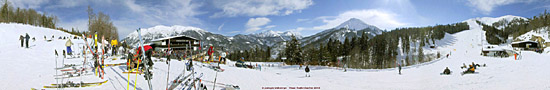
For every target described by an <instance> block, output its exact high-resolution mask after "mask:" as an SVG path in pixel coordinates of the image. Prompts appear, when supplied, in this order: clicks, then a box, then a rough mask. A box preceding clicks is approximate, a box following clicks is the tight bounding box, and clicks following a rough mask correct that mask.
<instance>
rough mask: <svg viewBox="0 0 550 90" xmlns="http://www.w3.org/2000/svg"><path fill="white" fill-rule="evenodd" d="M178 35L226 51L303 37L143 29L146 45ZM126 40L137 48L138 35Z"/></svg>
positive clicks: (277, 33) (185, 28) (183, 28)
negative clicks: (198, 40)
mask: <svg viewBox="0 0 550 90" xmlns="http://www.w3.org/2000/svg"><path fill="white" fill-rule="evenodd" d="M178 35H186V36H190V37H193V38H197V39H200V40H201V41H202V42H203V45H210V44H212V45H213V46H215V47H224V48H216V49H225V50H226V51H232V50H248V49H251V48H255V47H256V46H258V47H261V48H264V47H267V46H273V45H274V44H275V43H277V42H281V41H286V40H290V39H291V38H290V37H291V36H292V35H294V36H296V37H298V38H301V37H302V36H301V35H300V34H299V33H297V32H291V31H287V32H280V31H271V30H269V31H265V32H261V33H258V34H248V35H242V34H238V35H235V36H223V35H221V34H214V33H211V32H208V31H206V30H203V29H200V28H196V27H190V26H179V25H174V26H162V25H159V26H155V27H151V28H145V29H142V38H143V41H144V43H150V42H151V40H154V39H158V38H164V37H170V36H178ZM124 40H126V41H127V42H128V44H129V45H131V46H136V44H137V43H138V42H137V41H138V33H137V32H135V31H134V32H132V33H130V34H129V35H128V36H127V37H126V38H124Z"/></svg>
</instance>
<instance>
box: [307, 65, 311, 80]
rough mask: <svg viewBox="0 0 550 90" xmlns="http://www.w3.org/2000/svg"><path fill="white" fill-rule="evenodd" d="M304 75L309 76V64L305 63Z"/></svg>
mask: <svg viewBox="0 0 550 90" xmlns="http://www.w3.org/2000/svg"><path fill="white" fill-rule="evenodd" d="M306 77H311V75H309V66H307V65H306Z"/></svg>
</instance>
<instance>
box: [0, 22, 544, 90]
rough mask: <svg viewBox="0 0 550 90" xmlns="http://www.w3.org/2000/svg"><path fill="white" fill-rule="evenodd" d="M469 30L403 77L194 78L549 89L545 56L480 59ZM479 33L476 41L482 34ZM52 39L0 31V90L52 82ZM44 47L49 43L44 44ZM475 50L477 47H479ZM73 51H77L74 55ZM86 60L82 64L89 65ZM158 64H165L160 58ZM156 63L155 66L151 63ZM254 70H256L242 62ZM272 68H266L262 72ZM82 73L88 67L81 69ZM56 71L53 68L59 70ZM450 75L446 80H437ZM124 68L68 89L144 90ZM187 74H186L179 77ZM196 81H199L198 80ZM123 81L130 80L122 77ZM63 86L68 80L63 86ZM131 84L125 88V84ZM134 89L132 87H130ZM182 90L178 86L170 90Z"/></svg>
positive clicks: (330, 86)
mask: <svg viewBox="0 0 550 90" xmlns="http://www.w3.org/2000/svg"><path fill="white" fill-rule="evenodd" d="M467 22H468V24H470V27H471V28H470V29H471V30H465V31H462V32H459V33H456V34H447V35H446V37H445V38H444V39H442V40H443V41H441V43H446V45H442V46H441V47H438V48H437V49H435V51H440V52H442V54H443V55H445V54H448V53H451V55H450V56H449V58H439V59H436V60H433V61H430V62H426V63H422V64H417V65H412V66H407V67H403V70H402V73H403V74H402V75H399V74H397V70H396V68H389V69H348V71H347V72H343V71H342V69H340V68H334V67H326V66H310V69H311V72H310V74H311V77H304V75H305V72H304V70H303V69H299V66H297V65H283V64H281V63H258V64H259V65H262V70H261V71H260V70H255V69H244V68H238V67H235V66H234V64H233V63H234V62H229V63H228V64H227V65H224V64H222V65H220V66H221V68H223V69H225V71H224V72H219V73H217V74H216V73H215V71H213V70H211V69H208V68H206V67H202V66H203V65H207V64H203V63H195V64H194V65H195V66H194V68H195V71H197V72H198V74H200V73H203V74H204V76H203V78H202V79H203V80H202V83H204V84H205V85H206V86H207V87H208V89H210V90H211V89H212V88H213V87H214V86H213V85H214V84H213V83H210V82H209V81H214V79H215V78H216V77H217V78H216V80H217V81H216V82H217V83H220V84H218V85H216V90H219V89H222V88H223V87H224V86H221V84H231V85H238V86H239V87H240V88H241V90H259V89H262V88H265V87H286V88H289V87H318V88H320V89H323V90H365V89H374V90H403V89H407V90H410V89H413V90H449V89H451V90H465V89H490V90H508V89H520V90H546V89H550V84H548V83H550V81H549V80H550V77H548V76H549V75H550V72H545V71H547V68H546V67H548V65H547V64H548V63H550V60H546V59H541V58H546V57H550V54H548V53H543V54H538V53H534V52H530V51H523V52H522V55H520V57H521V59H520V60H514V57H508V58H495V57H483V56H480V55H479V54H480V53H481V48H482V47H481V46H480V45H481V44H482V43H484V42H478V41H480V40H481V39H480V38H479V37H483V35H485V34H482V33H484V31H483V30H481V27H480V26H479V25H476V23H475V21H467ZM25 33H29V35H31V36H34V37H37V40H36V41H35V42H30V43H29V45H31V48H30V49H25V48H20V46H19V45H20V44H19V41H18V38H19V35H22V34H25ZM480 33H481V34H480ZM51 35H55V37H56V38H57V37H58V36H70V35H69V34H67V33H63V32H61V31H57V30H52V29H46V28H40V27H34V26H30V25H21V24H0V38H3V39H4V40H0V47H4V48H5V49H3V50H1V51H0V57H3V58H2V59H1V60H0V73H2V78H0V81H2V82H0V86H1V87H2V89H7V90H22V89H30V88H38V89H41V88H42V87H43V86H44V85H50V84H53V83H55V82H56V80H55V79H54V75H55V71H56V70H55V69H54V68H55V67H56V57H55V56H54V52H53V51H54V50H58V51H60V50H62V49H65V46H64V44H65V41H64V40H58V39H55V40H53V41H52V42H46V41H45V40H43V36H47V37H51ZM48 39H50V38H48ZM73 43H75V44H76V45H77V46H78V45H80V44H79V43H83V41H82V40H73ZM478 45H479V46H478ZM73 50H75V51H80V50H79V49H77V48H76V46H75V48H73ZM90 56H91V55H88V62H91V61H90V59H89V57H90ZM112 58H119V57H118V56H114V57H109V58H107V59H106V60H105V63H120V62H125V61H124V60H112ZM161 59H164V58H161ZM62 60H63V59H62V58H61V57H58V58H57V63H58V64H60V63H63V62H62ZM155 60H157V59H156V58H155ZM82 61H84V59H83V58H74V59H65V60H64V62H65V63H69V64H71V63H72V64H78V63H82ZM472 62H475V63H478V64H486V65H487V66H486V67H478V68H477V69H476V72H478V73H477V74H466V75H463V76H462V75H460V72H462V71H464V70H465V69H461V68H460V66H462V64H463V63H465V64H470V63H472ZM170 63H171V65H170V70H169V71H170V74H169V79H168V80H173V79H174V78H175V77H176V76H177V75H179V74H180V73H183V71H184V68H185V66H184V62H182V61H177V60H172V61H171V62H170ZM246 63H249V64H253V65H255V64H256V62H246ZM266 64H271V65H274V66H272V67H270V66H268V65H266ZM86 66H87V65H86ZM58 67H59V65H58ZM445 67H449V69H450V70H451V71H452V74H451V75H439V73H441V72H442V71H443V69H445ZM125 69H126V67H125V66H111V67H105V71H106V72H105V75H106V77H105V78H104V79H100V78H98V77H97V76H95V75H91V76H85V77H82V78H71V79H69V80H70V81H75V82H80V81H81V80H82V81H83V82H96V81H103V80H109V81H108V82H107V83H105V84H103V85H101V86H96V87H86V88H71V89H77V90H78V89H82V90H126V89H128V88H129V89H128V90H132V89H134V88H137V89H138V90H142V89H148V86H147V81H145V80H144V79H143V76H142V75H135V74H131V75H128V74H122V72H123V71H126V70H125ZM167 71H168V65H167V64H166V63H165V62H155V64H154V68H153V73H154V75H153V79H152V81H151V83H152V86H153V89H155V90H164V89H165V87H166V85H167V84H166V83H167V82H168V81H167V75H168V72H167ZM185 73H186V74H189V73H190V72H185ZM198 74H197V75H198ZM128 76H129V77H128ZM65 81H67V80H65ZM128 83H129V84H128ZM134 84H136V85H134ZM176 89H178V90H179V89H181V86H180V87H178V88H176Z"/></svg>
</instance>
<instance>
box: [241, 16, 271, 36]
mask: <svg viewBox="0 0 550 90" xmlns="http://www.w3.org/2000/svg"><path fill="white" fill-rule="evenodd" d="M269 22H271V20H269V18H265V17H259V18H250V19H248V22H246V25H245V26H246V28H247V29H246V31H245V32H247V33H250V32H255V31H257V30H260V29H262V28H260V27H261V26H264V25H266V24H268V23H269Z"/></svg>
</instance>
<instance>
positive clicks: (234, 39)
mask: <svg viewBox="0 0 550 90" xmlns="http://www.w3.org/2000/svg"><path fill="white" fill-rule="evenodd" d="M345 26H348V27H349V29H348V28H342V27H345ZM363 33H365V34H366V35H368V36H369V37H373V36H376V35H379V34H381V33H382V30H381V29H379V28H378V27H376V26H372V25H368V24H366V23H364V22H363V21H361V20H359V19H355V18H351V19H350V20H348V21H346V22H344V23H342V24H341V25H339V26H337V27H335V28H333V29H327V30H325V31H322V32H320V33H317V34H314V35H311V36H308V37H302V36H301V35H300V33H298V32H292V31H286V32H281V31H272V30H268V31H264V32H261V33H253V34H248V35H243V34H238V35H235V36H223V35H221V34H214V33H211V32H208V31H206V30H203V29H200V28H196V27H190V26H178V25H175V26H162V25H159V26H155V27H151V28H145V29H142V37H143V40H144V42H145V43H150V41H151V40H154V39H158V38H164V37H169V36H177V35H186V36H190V37H193V38H197V39H200V40H201V41H202V42H203V45H210V44H212V45H213V46H215V47H223V48H216V49H224V50H225V51H233V50H249V49H251V48H255V47H260V48H265V47H273V48H274V50H273V51H274V52H273V54H274V55H275V54H277V53H278V52H277V51H278V50H282V48H284V41H287V40H290V39H291V36H293V35H294V36H295V37H296V38H297V39H298V40H300V41H301V42H302V45H303V46H318V45H319V44H321V43H324V42H327V41H328V40H329V39H333V40H340V41H342V42H343V41H344V40H345V38H351V37H358V36H362V35H363ZM124 40H126V41H127V42H128V43H129V45H132V46H135V45H136V44H137V41H138V35H137V32H133V33H130V34H129V35H128V36H127V37H126V38H124Z"/></svg>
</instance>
